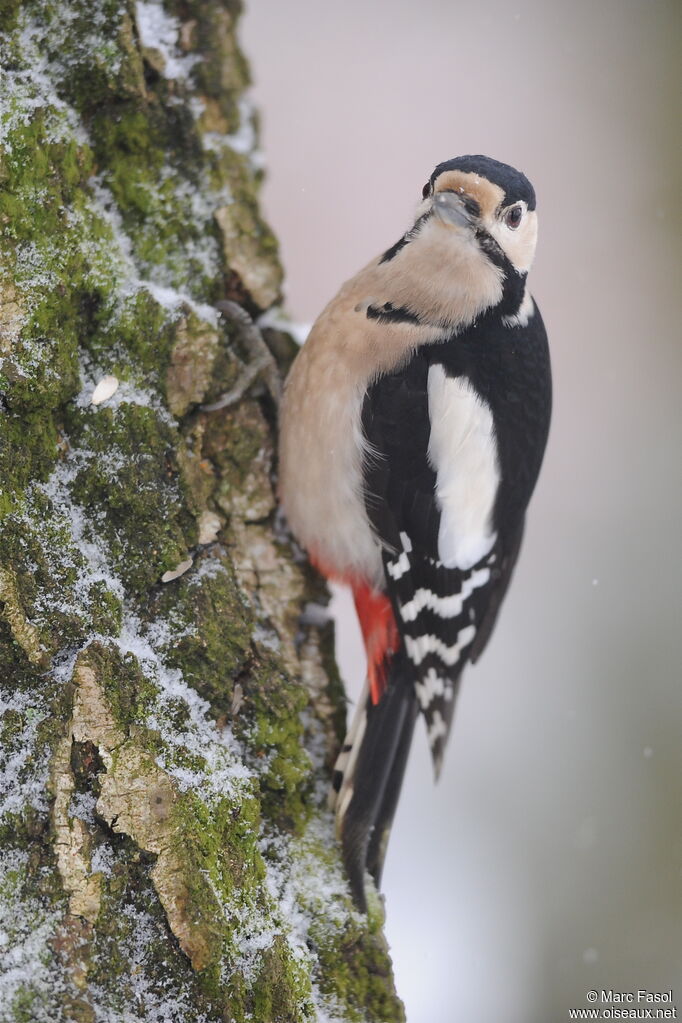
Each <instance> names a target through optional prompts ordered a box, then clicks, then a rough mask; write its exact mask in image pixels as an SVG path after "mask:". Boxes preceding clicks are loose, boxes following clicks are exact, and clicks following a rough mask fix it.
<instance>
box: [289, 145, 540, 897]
mask: <svg viewBox="0 0 682 1023" xmlns="http://www.w3.org/2000/svg"><path fill="white" fill-rule="evenodd" d="M536 240H537V213H536V208H535V192H534V190H533V187H532V185H531V183H530V182H529V181H528V179H527V178H526V177H525V175H523V174H522V173H520V172H519V171H517V170H515V169H514V168H513V167H510V166H508V165H507V164H504V163H500V162H498V161H497V160H493V159H491V158H489V157H486V156H461V157H457V158H456V159H453V160H448V161H447V162H445V163H440V164H438V166H437V167H436V169H435V170H434V171H433V173H432V174H431V177H430V178H429V180H428V182H427V183H426V185H425V186H424V188H423V191H422V200H421V202H420V204H419V206H418V207H417V211H416V216H415V220H414V223H413V224H412V226H411V227H410V228H409V230H408V231H407V232H406V233H405V234H404V235H403V236H402V237H401V238H400V239H399V240H398V241H397V242H396V243H395V244H394V245H392V246H391V248H389V249H387V250H386V251H385V252H384V253H383V254H382V255H380V256H379V257H378V258H376V259H374V260H373V261H372V262H371V263H369V264H368V265H367V266H366V267H365V268H364V269H363V270H361V271H360V272H359V273H358V274H357V275H356V276H355V277H353V278H352V279H351V280H349V281H347V282H346V283H345V284H344V285H343V286H342V287H341V290H340V291H339V293H338V295H337V296H336V297H335V298H334V299H332V301H331V302H330V303H329V305H327V307H326V308H325V309H324V310H323V312H322V313H321V315H320V316H319V318H318V319H317V321H316V322H315V324H314V325H313V328H312V331H311V333H310V335H309V337H308V340H307V341H306V343H305V345H304V346H303V348H302V349H301V351H300V353H299V354H298V356H297V358H296V360H295V362H294V364H293V367H292V369H291V371H290V373H289V376H288V378H287V380H286V383H285V387H284V396H283V402H282V408H281V414H280V460H279V473H280V498H281V503H282V506H283V509H284V512H285V515H286V518H287V520H288V523H289V526H290V528H291V530H292V532H293V534H294V535H295V536H296V538H297V539H298V540H299V541H300V543H301V544H302V545H303V547H305V549H306V550H307V552H308V555H309V557H310V559H311V561H312V562H313V564H314V565H315V566H316V567H317V568H318V569H319V570H320V571H321V572H322V573H323V574H324V575H325V576H326V577H327V578H328V579H330V580H337V581H340V582H343V583H347V584H348V585H349V586H350V587H351V588H352V591H353V596H354V600H355V607H356V610H357V614H358V618H359V621H360V626H361V630H362V635H363V639H364V644H365V649H366V653H367V681H366V684H365V692H364V695H363V697H362V699H361V701H360V703H359V705H358V709H357V711H356V714H355V718H354V720H353V723H352V725H351V728H350V729H349V732H348V735H347V738H346V741H345V743H344V746H343V748H342V751H341V753H340V755H339V758H338V761H337V764H336V770H335V773H334V790H335V806H336V820H337V831H338V834H339V837H340V840H341V846H342V854H343V860H344V865H345V869H346V872H347V875H348V878H349V881H350V885H351V890H352V893H353V897H354V899H355V902H356V904H357V906H358V908H359V909H360V910H362V911H365V910H366V892H365V881H366V873H367V872H368V873H369V874H370V875H371V876H372V877H373V879H374V881H375V883H376V884H377V886H378V885H379V883H380V880H381V872H382V868H383V862H384V856H385V851H386V843H387V840H388V833H389V830H390V826H391V822H392V819H393V816H394V812H395V809H396V805H397V801H398V797H399V794H400V788H401V784H402V779H403V774H404V770H405V765H406V761H407V756H408V752H409V747H410V743H411V739H412V734H413V729H414V725H415V720H416V718H417V716H418V714H419V712H421V714H422V715H423V717H424V720H425V724H426V730H427V735H428V742H429V747H430V750H431V754H432V758H433V763H434V768H435V773H436V777H437V776H438V774H439V772H440V769H441V765H442V759H443V750H444V747H445V743H446V740H447V737H448V732H449V730H450V725H451V721H452V715H453V709H454V705H455V697H456V694H457V690H458V687H459V680H460V676H461V673H462V669H463V668H464V666H465V664H467V663H468V662H472V663H473V662H475V661H476V660H477V659H478V657H479V656H480V654H481V652H482V651H483V649H484V647H485V646H486V644H487V642H488V640H489V638H490V634H491V632H492V630H493V627H494V625H495V621H496V619H497V614H498V611H499V609H500V605H501V603H502V600H503V599H504V595H505V593H506V590H507V587H508V585H509V581H510V578H511V575H512V571H513V569H514V564H515V562H516V559H517V557H518V553H519V547H520V544H521V537H522V533H523V526H524V517H525V512H526V507H527V505H528V502H529V500H530V497H531V494H532V491H533V488H534V486H535V483H536V480H537V477H538V473H539V471H540V465H541V462H542V458H543V454H544V449H545V444H546V440H547V434H548V430H549V421H550V413H551V374H550V362H549V351H548V346H547V335H546V333H545V328H544V325H543V322H542V318H541V316H540V312H539V310H538V307H537V305H536V304H535V302H534V300H533V298H532V297H531V295H530V292H529V291H528V288H527V283H526V280H527V275H528V271H529V269H530V265H531V262H532V260H533V256H534V253H535V246H536Z"/></svg>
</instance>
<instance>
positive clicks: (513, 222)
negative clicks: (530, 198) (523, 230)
mask: <svg viewBox="0 0 682 1023" xmlns="http://www.w3.org/2000/svg"><path fill="white" fill-rule="evenodd" d="M522 216H523V208H522V207H521V206H512V208H511V209H510V210H507V212H506V213H505V215H504V222H505V224H506V225H507V227H511V229H512V231H514V230H515V229H516V228H517V227H518V226H519V224H520V223H521V217H522Z"/></svg>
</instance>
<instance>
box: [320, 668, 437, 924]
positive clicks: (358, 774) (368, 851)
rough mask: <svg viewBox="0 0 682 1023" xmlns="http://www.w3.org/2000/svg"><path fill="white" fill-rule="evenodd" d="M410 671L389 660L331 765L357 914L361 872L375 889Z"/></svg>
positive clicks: (396, 791)
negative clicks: (378, 690)
mask: <svg viewBox="0 0 682 1023" xmlns="http://www.w3.org/2000/svg"><path fill="white" fill-rule="evenodd" d="M413 678H414V667H413V666H411V665H410V664H409V662H408V661H407V658H406V656H405V653H404V651H403V650H402V649H401V650H399V651H398V652H397V653H396V654H395V655H394V656H393V658H392V660H391V663H390V667H389V671H388V684H387V686H386V690H385V692H384V694H383V696H382V697H381V699H380V701H379V703H378V704H376V706H375V705H374V704H373V703H372V701H371V698H370V697H369V693H368V692H367V693H366V694H365V695H364V696H363V700H362V702H361V703H360V704H359V706H358V709H357V711H356V715H355V718H354V720H353V724H352V725H351V728H350V730H349V732H348V737H347V739H346V743H345V745H344V747H343V751H342V753H341V754H340V756H339V759H338V761H337V772H336V775H335V784H334V788H335V789H336V790H337V792H338V796H337V798H336V818H337V830H338V832H339V836H340V838H341V846H342V852H343V862H344V866H345V868H346V873H347V875H348V879H349V881H350V885H351V890H352V892H353V898H354V900H355V903H356V905H357V907H358V909H359V910H360V911H361V912H362V913H364V912H366V911H367V901H366V898H365V871H369V873H370V874H371V875H372V877H373V878H374V881H375V883H376V884H377V887H378V885H379V883H380V880H381V872H382V869H383V865H384V857H385V855H386V847H387V845H388V837H389V833H390V829H391V823H392V821H393V815H394V813H395V809H396V806H397V804H398V797H399V796H400V789H401V787H402V782H403V775H404V773H405V765H406V763H407V756H408V753H409V750H410V745H411V742H412V733H413V731H414V723H415V720H416V717H417V700H416V696H415V692H414V681H413Z"/></svg>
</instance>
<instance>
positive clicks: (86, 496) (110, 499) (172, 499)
mask: <svg viewBox="0 0 682 1023" xmlns="http://www.w3.org/2000/svg"><path fill="white" fill-rule="evenodd" d="M66 422H67V426H68V429H69V436H70V438H71V441H72V443H74V444H76V445H78V447H79V449H80V451H81V458H80V460H79V463H80V468H79V470H78V471H77V473H76V475H75V479H74V481H73V484H72V487H71V492H72V496H73V498H74V500H75V501H77V502H78V503H79V504H81V505H83V506H84V507H87V508H88V509H89V510H90V514H91V516H92V517H93V518H94V519H95V520H96V521H97V532H98V534H99V536H100V537H102V538H103V539H104V540H105V542H106V544H107V547H108V550H109V551H110V555H111V561H112V564H113V565H114V566H115V569H116V571H117V573H118V574H119V575H120V576H121V578H122V579H123V580H124V582H125V583H126V584H127V585H128V586H129V587H130V589H131V590H134V591H137V592H140V591H145V590H147V589H148V588H149V587H150V586H152V585H154V584H155V583H156V582H158V581H159V580H160V578H161V576H162V575H163V573H164V572H166V571H168V570H170V569H173V568H175V567H176V565H178V564H179V563H180V562H182V561H184V560H185V559H186V558H187V552H188V546H189V545H191V544H192V543H194V542H195V541H196V535H197V534H196V523H195V520H194V518H193V517H192V515H191V514H190V512H189V510H188V509H187V506H186V503H185V499H184V493H183V483H182V479H181V477H180V473H179V469H178V463H177V456H176V453H175V445H176V443H177V438H178V435H177V432H176V431H175V429H174V428H173V427H172V426H170V425H168V422H167V420H166V418H165V417H164V416H162V415H161V414H160V413H159V412H157V411H156V410H155V409H153V408H150V407H148V406H143V405H133V404H128V403H122V404H121V405H120V406H119V407H118V408H116V409H112V408H107V407H101V408H100V407H95V408H93V409H91V410H87V411H86V412H84V413H81V412H80V411H79V410H72V411H71V412H70V414H69V416H68V418H67V420H66ZM131 452H134V455H133V456H132V457H131V455H130V453H131ZM131 523H134V527H133V529H132V530H131V528H130V527H131Z"/></svg>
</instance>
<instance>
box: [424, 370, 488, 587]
mask: <svg viewBox="0 0 682 1023" xmlns="http://www.w3.org/2000/svg"><path fill="white" fill-rule="evenodd" d="M428 394H429V416H430V419H431V436H430V438H429V461H430V463H431V465H432V467H433V469H434V471H435V473H436V500H437V501H438V506H439V508H440V513H441V520H440V530H439V533H438V553H439V555H440V559H441V561H442V562H443V564H444V565H445V567H446V568H460V569H463V570H467V569H469V568H472V567H473V566H474V565H475V564H476V563H477V562H478V561H480V560H481V558H482V557H484V556H485V555H486V554H487V553H488V552H489V551H490V550H491V548H492V546H493V544H494V543H495V538H496V534H495V533H494V531H493V529H492V513H493V508H494V505H495V498H496V496H497V488H498V485H499V482H500V467H499V460H498V457H497V445H496V443H495V431H494V424H493V416H492V412H491V411H490V409H489V407H488V406H487V405H486V404H485V402H483V401H482V400H481V399H480V398H479V397H478V395H477V394H476V392H475V391H474V390H473V388H472V387H471V386H470V385H469V383H468V381H467V380H466V379H464V378H462V377H449V376H447V374H446V372H445V370H444V369H443V367H442V366H440V365H438V364H435V365H433V366H431V368H430V370H429V379H428Z"/></svg>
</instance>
